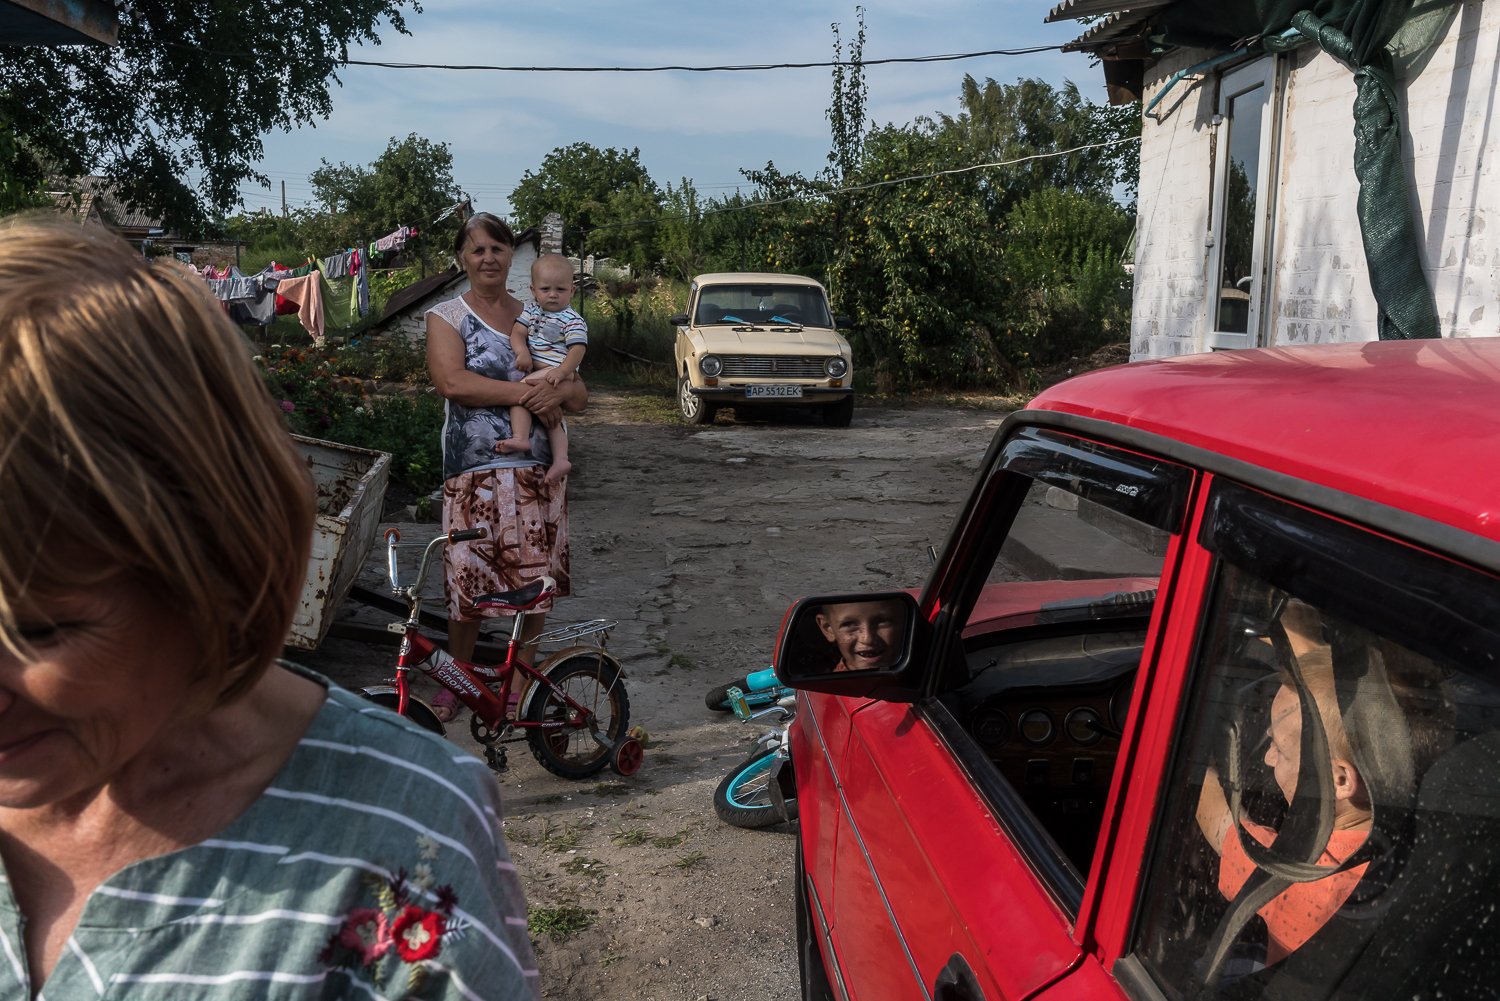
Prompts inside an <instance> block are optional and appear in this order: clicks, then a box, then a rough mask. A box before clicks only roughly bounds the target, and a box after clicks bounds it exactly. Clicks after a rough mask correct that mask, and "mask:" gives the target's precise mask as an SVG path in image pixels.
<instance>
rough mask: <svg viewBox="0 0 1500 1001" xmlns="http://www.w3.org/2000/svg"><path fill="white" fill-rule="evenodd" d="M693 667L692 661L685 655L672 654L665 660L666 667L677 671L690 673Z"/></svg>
mask: <svg viewBox="0 0 1500 1001" xmlns="http://www.w3.org/2000/svg"><path fill="white" fill-rule="evenodd" d="M693 666H694V665H693V659H692V658H691V657H689V656H688V655H687V654H685V653H674V654H672V656H671V657H670V658H669V659H668V660H667V667H669V668H673V669H675V670H678V671H691V670H692V669H693Z"/></svg>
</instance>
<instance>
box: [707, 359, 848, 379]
mask: <svg viewBox="0 0 1500 1001" xmlns="http://www.w3.org/2000/svg"><path fill="white" fill-rule="evenodd" d="M723 358H724V371H723V372H721V373H720V375H719V377H720V378H721V379H826V378H828V373H827V372H825V371H823V359H822V358H790V357H787V356H786V355H724V356H723Z"/></svg>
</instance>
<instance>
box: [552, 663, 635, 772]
mask: <svg viewBox="0 0 1500 1001" xmlns="http://www.w3.org/2000/svg"><path fill="white" fill-rule="evenodd" d="M547 680H548V681H550V682H552V684H554V685H556V686H557V687H558V688H561V689H562V690H563V691H565V692H567V693H568V696H569V697H570V698H572V699H573V700H574V701H575V702H577V703H579V704H580V705H582V706H584V707H585V708H586V709H589V710H590V711H592V712H593V714H594V726H595V727H597V728H598V731H599V733H600V734H601V735H602V736H603V737H604V738H605V739H606V740H607V741H608V743H600V742H599V741H597V740H595V739H594V735H593V733H592V732H590V730H589V727H587V726H568V725H566V724H567V723H569V722H571V721H573V717H574V711H573V708H572V707H571V706H569V705H568V704H567V703H566V702H564V701H562V700H561V699H560V698H558V697H557V695H556V693H554V692H553V691H552V690H551V689H550V688H548V687H546V686H545V685H541V686H538V688H537V690H536V691H535V692H534V693H533V694H532V696H531V704H530V705H529V706H527V707H526V721H527V722H528V723H555V722H562V723H564V724H565V725H563V726H557V727H549V728H547V729H541V728H527V730H526V744H527V746H528V747H530V748H531V753H532V756H533V757H535V758H536V760H537V761H539V762H540V763H541V766H542V767H543V768H545V769H547V771H549V772H552V773H553V774H554V775H561V776H562V777H563V778H565V779H582V778H588V777H589V776H590V775H594V774H596V773H597V772H599V771H600V770H601V769H603V768H604V767H605V766H606V765H608V764H609V760H610V755H611V754H612V753H613V745H614V744H615V743H617V742H618V741H620V740H623V739H624V737H625V730H626V729H627V728H628V727H629V726H630V699H629V698H628V697H627V696H626V695H625V682H624V681H623V680H622V679H621V678H620V669H619V668H618V667H617V666H616V665H615V664H613V663H611V662H610V661H607V660H603V659H602V658H599V657H597V656H594V655H592V654H580V655H578V656H576V657H569V658H568V659H566V660H564V661H563V662H562V663H560V664H557V665H556V666H554V667H552V668H551V669H550V670H548V671H547Z"/></svg>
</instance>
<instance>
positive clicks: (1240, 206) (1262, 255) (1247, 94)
mask: <svg viewBox="0 0 1500 1001" xmlns="http://www.w3.org/2000/svg"><path fill="white" fill-rule="evenodd" d="M1275 67H1276V62H1275V60H1274V59H1261V60H1257V61H1256V62H1254V63H1251V64H1249V65H1247V66H1242V67H1240V68H1239V69H1236V70H1233V71H1231V72H1229V73H1226V74H1224V77H1223V79H1222V80H1221V82H1220V88H1219V103H1218V116H1217V117H1218V136H1217V150H1216V154H1217V155H1216V156H1215V158H1214V169H1215V177H1214V194H1215V197H1214V206H1213V239H1212V248H1213V249H1212V253H1211V255H1210V262H1209V264H1210V273H1211V274H1213V275H1214V276H1215V284H1214V299H1213V303H1212V314H1211V325H1212V329H1211V332H1210V334H1209V337H1208V344H1207V346H1208V347H1209V348H1244V347H1254V346H1255V345H1256V344H1257V343H1258V342H1259V336H1258V332H1259V329H1260V321H1261V313H1262V306H1263V304H1264V300H1265V288H1264V286H1265V274H1266V261H1267V260H1268V259H1269V247H1268V244H1269V240H1270V226H1269V224H1268V220H1269V218H1270V207H1271V206H1270V201H1271V194H1272V192H1271V184H1270V177H1271V173H1272V163H1273V160H1272V154H1273V148H1274V146H1275V135H1276V129H1275V124H1276V123H1275V118H1276V114H1275V107H1276V105H1275V102H1273V101H1272V100H1271V98H1272V96H1273V93H1274V91H1275V89H1276V74H1275Z"/></svg>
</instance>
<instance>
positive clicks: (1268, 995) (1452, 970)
mask: <svg viewBox="0 0 1500 1001" xmlns="http://www.w3.org/2000/svg"><path fill="white" fill-rule="evenodd" d="M1497 574H1500V341H1496V340H1491V339H1484V340H1479V339H1475V340H1443V341H1420V342H1405V343H1397V342H1386V343H1373V344H1348V345H1336V346H1320V347H1312V348H1305V349H1269V350H1259V351H1236V352H1223V353H1214V354H1204V355H1197V356H1192V357H1183V358H1179V359H1174V360H1170V361H1162V362H1141V363H1136V364H1132V365H1128V366H1123V367H1120V368H1116V369H1110V370H1104V371H1100V372H1095V373H1091V374H1088V375H1084V376H1081V377H1079V378H1075V379H1072V380H1070V381H1068V382H1066V383H1063V384H1061V385H1059V386H1056V387H1054V388H1053V389H1051V390H1048V391H1047V392H1045V393H1043V394H1042V395H1041V396H1039V397H1038V398H1037V399H1036V400H1035V401H1034V402H1033V403H1032V404H1031V406H1030V407H1029V408H1028V409H1026V410H1024V411H1021V412H1018V413H1016V414H1014V415H1012V416H1011V417H1010V418H1009V419H1008V420H1007V421H1006V423H1005V425H1004V426H1003V427H1002V428H1001V429H1000V431H999V432H998V434H997V435H996V437H995V440H994V442H993V443H992V444H991V446H990V450H989V453H988V455H987V457H986V459H985V461H984V464H983V466H982V471H981V473H980V476H979V478H978V480H977V482H976V483H975V485H974V487H973V490H972V492H971V493H970V496H969V499H968V502H967V504H966V505H965V507H964V509H963V512H962V514H961V515H960V516H959V518H958V521H957V523H956V524H955V525H954V527H953V530H952V533H951V535H950V537H949V539H948V541H947V543H946V545H945V546H944V549H943V552H942V555H941V557H940V559H939V561H938V564H937V567H936V569H935V571H934V573H933V575H932V578H931V580H930V581H929V582H928V584H927V586H926V588H925V590H923V591H922V593H921V596H920V598H913V597H912V596H911V594H909V593H905V592H889V593H881V594H860V595H824V596H817V597H812V598H807V599H804V600H802V601H800V602H798V603H797V604H796V605H794V606H793V608H792V609H791V610H790V611H789V612H788V615H787V619H786V622H785V623H784V624H783V629H782V637H781V641H780V645H779V650H778V654H777V665H776V666H777V671H778V674H779V675H780V676H781V678H782V680H783V681H784V682H785V683H787V684H790V685H792V686H794V687H796V688H798V689H800V690H801V693H800V694H799V712H798V715H797V719H796V722H795V725H794V727H793V730H792V741H791V763H792V767H791V769H790V770H786V769H784V770H783V773H782V774H780V775H778V783H779V786H778V791H779V793H780V795H781V796H782V797H783V798H789V797H793V796H794V797H795V798H796V803H797V810H798V815H799V833H798V865H797V873H798V880H797V913H798V936H799V942H800V951H801V957H800V958H801V967H802V977H803V996H804V997H805V998H807V999H814V998H818V999H822V998H837V999H857V1001H889V999H902V998H930V999H944V1001H956V999H963V1001H979V999H989V1001H998V999H1007V1001H1017V999H1022V998H1033V997H1041V998H1046V999H1073V998H1077V999H1083V998H1088V999H1097V998H1137V999H1158V998H1167V999H1179V998H1210V997H1225V998H1264V999H1272V998H1277V999H1280V998H1285V999H1298V1001H1306V999H1325V998H1350V999H1353V998H1456V997H1461V998H1471V997H1481V996H1482V997H1492V996H1495V995H1496V994H1497V993H1500V986H1497V985H1500V932H1497V929H1496V925H1495V924H1494V923H1492V922H1493V921H1494V915H1495V903H1494V902H1495V900H1496V899H1500V578H1497ZM788 772H789V773H788Z"/></svg>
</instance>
